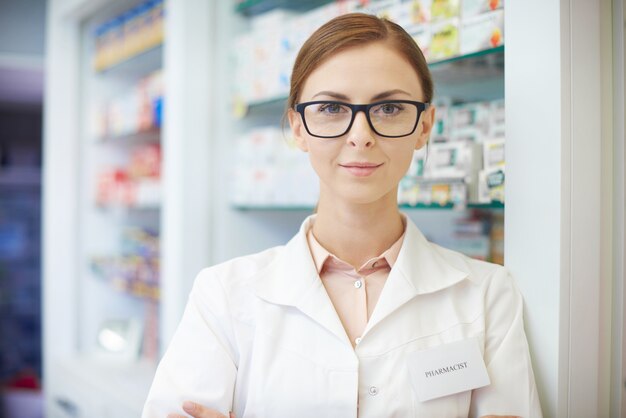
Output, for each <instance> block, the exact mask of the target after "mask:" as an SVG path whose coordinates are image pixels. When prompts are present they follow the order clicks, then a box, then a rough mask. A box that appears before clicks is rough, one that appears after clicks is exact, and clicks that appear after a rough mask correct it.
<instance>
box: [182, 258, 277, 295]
mask: <svg viewBox="0 0 626 418" xmlns="http://www.w3.org/2000/svg"><path fill="white" fill-rule="evenodd" d="M283 249H284V246H277V247H272V248H269V249H267V250H264V251H261V252H258V253H255V254H249V255H245V256H241V257H236V258H233V259H230V260H228V261H224V262H221V263H219V264H216V265H213V266H211V267H207V268H204V269H202V270H201V271H200V273H198V275H197V276H196V279H195V281H194V286H193V287H194V288H193V291H192V292H200V293H206V292H215V291H216V290H219V291H220V292H224V293H231V292H232V291H235V290H236V289H237V288H241V287H245V286H246V285H247V284H248V283H249V282H251V281H254V279H255V277H256V276H258V274H259V273H260V272H262V271H264V270H265V269H267V268H269V267H270V266H271V265H272V264H274V263H275V262H276V260H277V259H278V258H279V256H280V255H281V254H282V251H283Z"/></svg>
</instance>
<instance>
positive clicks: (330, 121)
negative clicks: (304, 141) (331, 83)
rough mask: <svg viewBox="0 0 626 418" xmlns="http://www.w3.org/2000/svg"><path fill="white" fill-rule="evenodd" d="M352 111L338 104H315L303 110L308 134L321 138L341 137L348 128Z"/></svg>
mask: <svg viewBox="0 0 626 418" xmlns="http://www.w3.org/2000/svg"><path fill="white" fill-rule="evenodd" d="M351 119H352V109H350V108H349V107H347V106H343V105H341V104H338V103H315V104H311V105H308V106H307V107H305V108H304V120H305V121H306V125H307V128H308V129H309V133H310V134H311V135H315V136H321V137H333V136H340V135H343V134H344V133H345V132H346V131H347V130H348V126H350V120H351Z"/></svg>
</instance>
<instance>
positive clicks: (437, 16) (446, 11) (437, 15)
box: [431, 0, 461, 20]
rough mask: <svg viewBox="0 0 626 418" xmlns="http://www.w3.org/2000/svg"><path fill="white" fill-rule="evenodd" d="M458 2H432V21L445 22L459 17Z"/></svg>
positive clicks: (434, 0)
mask: <svg viewBox="0 0 626 418" xmlns="http://www.w3.org/2000/svg"><path fill="white" fill-rule="evenodd" d="M460 3H461V1H460V0H432V4H431V16H432V20H446V19H450V18H453V17H459V16H460V13H461V7H460V6H461V5H460Z"/></svg>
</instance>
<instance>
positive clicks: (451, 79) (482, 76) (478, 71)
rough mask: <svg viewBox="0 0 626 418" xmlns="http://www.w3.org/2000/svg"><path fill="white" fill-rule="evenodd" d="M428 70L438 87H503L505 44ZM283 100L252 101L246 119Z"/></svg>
mask: <svg viewBox="0 0 626 418" xmlns="http://www.w3.org/2000/svg"><path fill="white" fill-rule="evenodd" d="M428 67H429V68H430V70H431V73H432V75H433V78H434V81H435V84H437V85H440V84H441V85H451V84H465V83H469V82H470V81H471V82H472V83H478V82H480V81H488V82H494V80H495V82H496V83H500V82H501V83H502V85H503V86H504V45H502V46H499V47H496V48H491V49H485V50H483V51H477V52H473V53H471V54H467V55H459V56H456V57H451V58H448V59H445V60H441V61H437V62H433V63H429V64H428ZM437 87H439V86H437ZM286 101H287V95H286V94H285V95H280V96H277V97H268V98H266V99H260V100H254V101H251V102H249V103H247V111H246V112H244V113H245V115H246V116H248V115H254V114H255V113H274V114H276V113H279V112H280V113H282V112H283V111H284V109H285V103H286ZM244 106H245V104H244Z"/></svg>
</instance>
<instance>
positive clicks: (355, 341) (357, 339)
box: [354, 337, 361, 345]
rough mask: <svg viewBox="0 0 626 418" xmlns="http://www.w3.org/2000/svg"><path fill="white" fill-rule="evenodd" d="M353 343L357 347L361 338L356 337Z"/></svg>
mask: <svg viewBox="0 0 626 418" xmlns="http://www.w3.org/2000/svg"><path fill="white" fill-rule="evenodd" d="M354 343H355V344H356V345H359V344H360V343H361V337H356V338H355V339H354Z"/></svg>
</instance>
